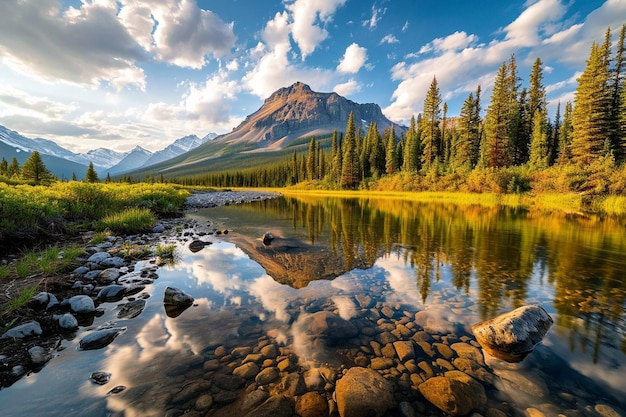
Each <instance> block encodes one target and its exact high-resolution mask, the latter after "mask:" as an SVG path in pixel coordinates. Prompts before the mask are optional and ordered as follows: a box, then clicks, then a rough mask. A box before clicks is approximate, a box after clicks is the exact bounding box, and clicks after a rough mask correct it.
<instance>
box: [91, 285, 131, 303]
mask: <svg viewBox="0 0 626 417" xmlns="http://www.w3.org/2000/svg"><path fill="white" fill-rule="evenodd" d="M124 294H126V287H125V286H123V285H117V284H112V285H107V286H106V287H104V288H103V289H101V290H100V291H99V292H98V298H99V299H100V300H103V301H119V300H121V299H122V297H124Z"/></svg>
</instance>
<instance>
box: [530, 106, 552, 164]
mask: <svg viewBox="0 0 626 417" xmlns="http://www.w3.org/2000/svg"><path fill="white" fill-rule="evenodd" d="M528 166H529V167H530V168H531V169H534V170H542V169H546V168H547V167H548V134H547V123H546V114H545V110H542V109H540V108H538V109H536V110H535V115H534V117H533V134H532V139H531V142H530V158H529V160H528Z"/></svg>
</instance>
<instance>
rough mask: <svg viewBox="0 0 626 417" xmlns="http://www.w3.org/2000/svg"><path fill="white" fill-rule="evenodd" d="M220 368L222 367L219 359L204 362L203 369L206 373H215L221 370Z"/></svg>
mask: <svg viewBox="0 0 626 417" xmlns="http://www.w3.org/2000/svg"><path fill="white" fill-rule="evenodd" d="M219 367H220V361H218V360H217V359H211V360H208V361H206V362H204V365H203V366H202V369H204V370H205V371H215V370H217V369H219Z"/></svg>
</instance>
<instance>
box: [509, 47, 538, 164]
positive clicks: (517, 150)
mask: <svg viewBox="0 0 626 417" xmlns="http://www.w3.org/2000/svg"><path fill="white" fill-rule="evenodd" d="M506 71H507V73H506V84H505V89H506V92H505V94H506V95H507V97H508V99H507V107H506V112H507V113H506V119H507V121H506V123H507V136H508V146H509V161H508V163H507V165H511V164H523V163H525V162H526V161H527V160H528V148H529V142H530V136H528V135H527V134H525V132H524V129H523V122H522V117H523V116H524V114H523V111H522V109H523V104H524V103H525V102H526V95H527V93H526V92H525V93H524V95H523V97H521V96H520V92H519V88H520V78H519V76H518V75H517V63H516V60H515V55H511V58H510V59H509V64H508V66H507V70H506ZM529 117H531V118H532V117H533V115H532V114H529Z"/></svg>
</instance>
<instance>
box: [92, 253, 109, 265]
mask: <svg viewBox="0 0 626 417" xmlns="http://www.w3.org/2000/svg"><path fill="white" fill-rule="evenodd" d="M110 257H111V254H110V253H108V252H97V253H94V254H93V255H91V256H90V257H89V258H88V259H87V261H88V262H94V263H100V262H102V261H103V260H105V259H107V258H110Z"/></svg>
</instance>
